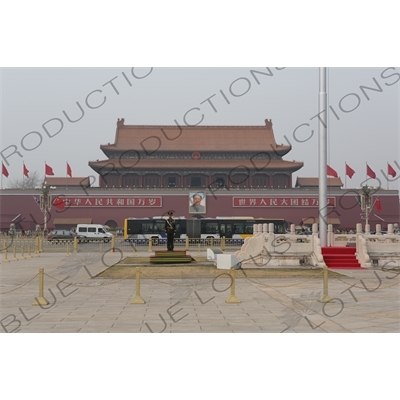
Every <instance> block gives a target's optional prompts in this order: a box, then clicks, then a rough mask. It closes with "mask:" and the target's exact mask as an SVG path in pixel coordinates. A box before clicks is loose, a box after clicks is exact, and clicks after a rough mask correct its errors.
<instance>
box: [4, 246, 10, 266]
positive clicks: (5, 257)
mask: <svg viewBox="0 0 400 400" xmlns="http://www.w3.org/2000/svg"><path fill="white" fill-rule="evenodd" d="M7 253H8V248H7V245H6V242H4V260H3V262H10V260H9V259H8V258H7Z"/></svg>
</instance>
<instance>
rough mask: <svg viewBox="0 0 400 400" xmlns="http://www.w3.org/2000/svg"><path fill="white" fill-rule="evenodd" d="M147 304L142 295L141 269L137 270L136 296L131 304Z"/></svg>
mask: <svg viewBox="0 0 400 400" xmlns="http://www.w3.org/2000/svg"><path fill="white" fill-rule="evenodd" d="M144 303H146V302H145V301H144V300H143V298H142V296H141V295H140V268H136V296H135V298H134V299H132V300H131V304H144Z"/></svg>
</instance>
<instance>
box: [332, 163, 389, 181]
mask: <svg viewBox="0 0 400 400" xmlns="http://www.w3.org/2000/svg"><path fill="white" fill-rule="evenodd" d="M326 173H327V175H328V176H333V177H334V178H339V175H338V173H337V172H336V171H335V170H334V169H333V168H332V167H330V166H329V165H327V166H326ZM355 173H356V171H354V169H353V168H351V167H350V166H348V165H347V163H346V175H347V176H348V177H349V178H350V179H351V178H352V177H353V175H354V174H355ZM387 174H388V175H390V176H391V177H392V178H394V177H395V176H396V175H397V173H396V171H395V169H394V168H393V167H392V166H391V165H390V164H389V163H388V169H387ZM367 176H369V177H370V178H372V179H375V178H376V173H375V172H374V171H373V170H372V168H371V167H370V166H369V165H368V164H367Z"/></svg>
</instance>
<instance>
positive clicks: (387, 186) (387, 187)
mask: <svg viewBox="0 0 400 400" xmlns="http://www.w3.org/2000/svg"><path fill="white" fill-rule="evenodd" d="M387 172H388V176H389V163H387ZM386 184H387V185H386V190H389V179H386Z"/></svg>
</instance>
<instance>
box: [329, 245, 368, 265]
mask: <svg viewBox="0 0 400 400" xmlns="http://www.w3.org/2000/svg"><path fill="white" fill-rule="evenodd" d="M321 250H322V256H323V258H324V261H325V264H326V265H327V267H328V268H331V269H359V268H361V265H360V263H359V262H358V260H357V258H356V248H355V247H353V246H351V247H350V246H349V247H347V246H334V247H322V248H321Z"/></svg>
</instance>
